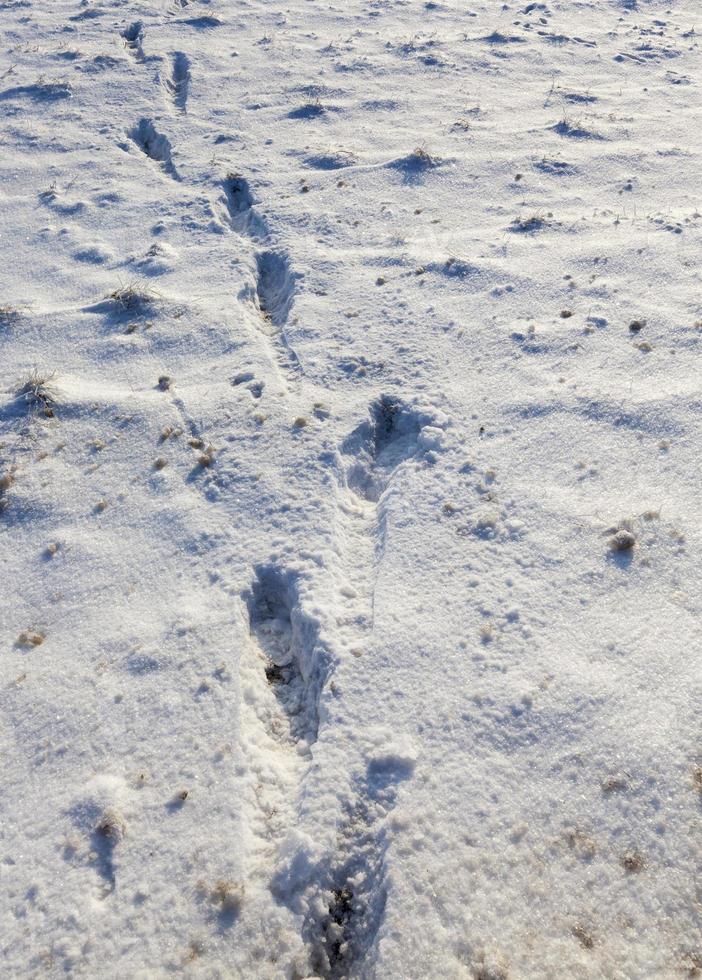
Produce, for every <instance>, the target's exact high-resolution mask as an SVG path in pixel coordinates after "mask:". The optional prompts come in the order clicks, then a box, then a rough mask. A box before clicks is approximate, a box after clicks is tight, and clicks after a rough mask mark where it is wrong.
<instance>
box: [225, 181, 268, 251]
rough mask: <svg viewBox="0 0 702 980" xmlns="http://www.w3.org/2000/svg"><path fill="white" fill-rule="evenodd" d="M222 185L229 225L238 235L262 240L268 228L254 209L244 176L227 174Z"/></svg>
mask: <svg viewBox="0 0 702 980" xmlns="http://www.w3.org/2000/svg"><path fill="white" fill-rule="evenodd" d="M222 186H223V188H224V198H225V203H226V206H227V217H228V220H229V224H230V226H231V227H232V228H233V229H234V231H236V232H238V233H239V234H240V235H248V237H249V238H252V239H253V240H254V241H257V242H261V241H264V240H265V239H266V238H267V237H268V228H267V226H266V223H265V221H264V220H263V218H261V217H260V216H259V215H258V214H257V212H256V211H255V209H254V206H253V205H254V203H255V201H254V197H253V194H252V192H251V188H250V187H249V183H248V181H247V180H246V178H245V177H242V176H241V175H240V174H228V175H227V177H226V179H225V180H224V181H223V183H222Z"/></svg>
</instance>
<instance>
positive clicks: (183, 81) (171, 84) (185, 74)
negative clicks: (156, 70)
mask: <svg viewBox="0 0 702 980" xmlns="http://www.w3.org/2000/svg"><path fill="white" fill-rule="evenodd" d="M164 88H165V89H166V91H167V92H168V94H169V96H170V97H171V100H172V102H173V105H174V106H175V107H176V109H177V110H178V112H183V113H184V112H186V111H187V103H188V89H189V88H190V62H189V60H188V58H187V57H186V55H184V54H183V52H182V51H176V52H175V54H174V55H173V67H172V69H171V77H170V78H167V79H166V80H165V82H164Z"/></svg>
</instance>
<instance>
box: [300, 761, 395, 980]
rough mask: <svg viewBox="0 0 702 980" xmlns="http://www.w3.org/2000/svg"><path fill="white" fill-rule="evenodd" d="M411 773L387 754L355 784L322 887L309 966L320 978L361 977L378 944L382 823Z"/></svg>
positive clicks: (382, 880) (384, 847)
mask: <svg viewBox="0 0 702 980" xmlns="http://www.w3.org/2000/svg"><path fill="white" fill-rule="evenodd" d="M413 768H414V762H413V760H412V759H404V758H401V757H400V758H397V757H395V756H393V754H392V752H389V753H388V754H387V755H386V756H385V757H382V758H377V759H373V760H371V761H370V762H368V764H367V766H366V771H365V773H364V775H363V776H362V777H360V778H358V779H357V780H356V791H355V796H354V798H353V799H352V801H351V802H350V803H349V805H348V807H347V812H346V815H345V818H344V820H343V823H342V824H341V826H340V829H339V835H338V851H337V862H336V864H335V867H334V868H333V869H332V871H331V874H330V882H329V884H328V885H327V887H326V893H327V896H328V899H327V902H328V904H327V908H328V912H327V915H326V916H325V917H324V918H323V919H322V921H321V923H319V926H318V933H317V935H318V939H317V948H316V951H315V952H316V956H315V957H314V958H315V959H316V962H315V963H314V964H313V965H314V967H315V968H316V969H317V971H318V972H319V973H320V974H321V975H322V976H324V977H329V978H341V977H348V976H362V975H364V974H363V963H364V960H365V958H366V956H367V954H368V953H369V951H370V950H371V949H372V947H373V945H374V943H375V941H376V939H377V936H378V933H379V931H380V927H381V926H382V923H383V917H384V913H385V905H386V901H387V886H386V884H385V852H386V850H387V839H386V832H385V824H386V821H387V817H388V815H389V814H390V813H391V812H392V810H393V809H394V807H395V805H396V802H397V794H398V789H399V785H398V784H399V783H401V782H402V781H404V780H406V779H409V778H410V777H411V775H412V772H413ZM308 925H309V924H308ZM313 945H314V944H313Z"/></svg>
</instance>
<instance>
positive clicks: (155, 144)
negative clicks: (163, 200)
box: [129, 119, 180, 180]
mask: <svg viewBox="0 0 702 980" xmlns="http://www.w3.org/2000/svg"><path fill="white" fill-rule="evenodd" d="M129 137H130V138H131V139H132V140H133V141H134V142H135V143H136V145H137V146H138V147H139V149H140V150H141V152H142V153H145V154H146V156H147V157H149V159H150V160H154V161H155V162H156V163H158V164H159V166H160V167H161V169H162V170H163V172H164V173H166V174H168V176H169V177H172V178H173V179H174V180H180V176H179V174H178V171H177V170H176V168H175V165H174V163H173V159H172V156H171V144H170V142H169V140H168V138H167V137H166V136H164V135H163V134H162V133H159V132H158V130H157V129H156V127H155V126H154V124H153V123H152V121H151V120H150V119H140V120H139V123H138V125H136V126H135V127H134V128H133V129H132V130H130V132H129Z"/></svg>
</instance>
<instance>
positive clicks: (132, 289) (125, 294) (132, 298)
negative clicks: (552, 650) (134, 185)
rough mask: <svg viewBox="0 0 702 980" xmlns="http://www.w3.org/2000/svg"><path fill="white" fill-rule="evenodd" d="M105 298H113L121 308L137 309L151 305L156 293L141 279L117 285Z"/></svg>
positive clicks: (156, 297)
mask: <svg viewBox="0 0 702 980" xmlns="http://www.w3.org/2000/svg"><path fill="white" fill-rule="evenodd" d="M107 298H108V299H111V300H114V302H115V303H117V304H118V305H119V306H121V307H122V309H123V310H139V309H143V308H144V307H147V306H151V305H153V303H155V302H156V300H157V299H158V294H157V293H155V292H154V291H153V289H149V288H148V287H147V286H146V285H145V284H144V282H143V280H141V279H133V280H132V281H131V282H128V283H125V284H124V285H120V286H118V288H117V289H114V290H113V291H112V292H111V293H108V294H107Z"/></svg>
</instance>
